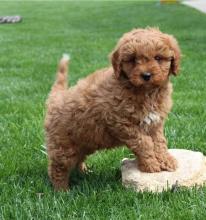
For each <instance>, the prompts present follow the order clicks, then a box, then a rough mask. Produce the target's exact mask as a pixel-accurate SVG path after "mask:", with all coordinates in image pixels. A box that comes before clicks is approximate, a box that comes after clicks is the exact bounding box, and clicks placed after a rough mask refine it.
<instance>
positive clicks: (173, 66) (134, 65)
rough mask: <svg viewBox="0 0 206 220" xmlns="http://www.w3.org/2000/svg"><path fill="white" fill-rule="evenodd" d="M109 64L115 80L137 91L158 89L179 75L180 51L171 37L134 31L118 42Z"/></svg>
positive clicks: (158, 33)
mask: <svg viewBox="0 0 206 220" xmlns="http://www.w3.org/2000/svg"><path fill="white" fill-rule="evenodd" d="M111 62H112V65H113V69H114V73H115V75H116V77H117V78H124V79H126V80H129V81H130V83H132V84H133V85H134V86H137V87H138V86H160V85H162V84H164V82H167V80H168V78H169V75H170V74H173V75H177V74H178V71H179V63H180V49H179V46H178V43H177V41H176V39H175V38H174V37H173V36H171V35H168V34H165V33H162V32H160V31H159V30H158V29H155V28H147V29H135V30H132V31H131V32H129V33H126V34H124V35H123V37H122V38H121V39H120V40H119V42H118V44H117V46H116V48H115V49H114V51H113V52H112V54H111Z"/></svg>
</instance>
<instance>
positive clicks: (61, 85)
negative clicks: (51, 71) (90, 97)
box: [51, 54, 70, 93]
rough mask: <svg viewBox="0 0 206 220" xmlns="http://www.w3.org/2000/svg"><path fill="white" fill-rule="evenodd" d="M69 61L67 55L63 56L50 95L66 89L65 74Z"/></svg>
mask: <svg viewBox="0 0 206 220" xmlns="http://www.w3.org/2000/svg"><path fill="white" fill-rule="evenodd" d="M69 60H70V56H69V55H68V54H63V56H62V58H61V60H60V62H59V65H58V69H57V76H56V80H55V82H54V85H53V86H52V90H51V92H52V93H55V92H58V91H62V90H65V89H67V83H68V82H67V72H68V66H69Z"/></svg>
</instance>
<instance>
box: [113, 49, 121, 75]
mask: <svg viewBox="0 0 206 220" xmlns="http://www.w3.org/2000/svg"><path fill="white" fill-rule="evenodd" d="M110 57H111V63H112V66H113V69H114V74H115V76H116V77H117V78H119V77H120V73H121V61H120V57H119V51H118V49H115V50H114V51H113V52H112V53H111V55H110Z"/></svg>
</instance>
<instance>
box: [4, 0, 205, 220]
mask: <svg viewBox="0 0 206 220" xmlns="http://www.w3.org/2000/svg"><path fill="white" fill-rule="evenodd" d="M0 14H1V15H12V14H20V15H22V16H23V22H22V23H20V24H13V25H0V45H1V47H0V132H1V135H0V219H2V220H3V219H5V220H7V219H145V220H148V219H187V220H190V219H205V215H206V203H205V198H206V187H204V188H201V189H195V188H194V189H190V190H186V189H180V190H178V191H177V192H174V193H172V192H164V193H162V194H159V195H157V194H152V193H135V192H133V191H132V190H128V189H125V188H124V187H122V185H121V175H120V161H121V159H122V158H124V157H128V156H130V152H129V151H128V150H127V149H125V148H121V149H117V150H112V151H105V152H98V153H96V154H95V155H93V156H91V157H89V159H88V161H87V162H88V164H89V165H90V166H91V167H92V170H93V171H94V172H93V173H91V174H88V175H81V174H79V173H77V172H74V173H73V174H72V177H71V182H72V188H71V191H70V192H68V193H55V192H53V190H52V188H51V186H50V183H49V180H48V177H47V159H46V157H45V155H44V154H43V153H42V152H41V151H40V149H41V145H42V144H43V143H44V138H43V126H42V125H43V118H44V102H45V99H46V97H47V94H48V92H49V90H50V87H51V85H52V83H53V80H54V73H55V69H56V64H57V61H58V59H59V58H60V56H61V54H62V53H64V52H69V53H70V54H71V56H72V62H71V70H70V81H71V83H72V84H75V82H76V81H77V79H78V78H80V77H83V76H85V75H87V74H89V73H90V72H92V71H94V70H96V69H98V68H101V67H104V66H106V65H108V59H107V56H108V54H109V52H110V51H111V50H112V48H113V47H114V45H115V43H116V41H117V39H118V38H119V37H120V36H121V35H122V34H123V33H124V32H127V31H129V30H131V29H132V28H134V27H145V26H159V27H160V29H161V30H162V31H165V32H168V33H171V34H173V35H175V36H176V37H177V39H178V41H179V43H180V45H181V48H182V51H183V60H182V70H181V74H180V76H179V77H177V78H173V82H174V95H173V99H174V107H173V111H172V113H171V114H170V115H169V119H168V121H167V123H166V127H165V133H166V136H167V139H168V144H169V147H173V148H185V149H191V150H198V151H202V152H203V153H205V154H206V138H205V136H206V135H205V134H206V123H205V122H206V111H205V109H206V102H205V95H206V87H205V80H206V72H205V70H206V62H205V60H204V59H205V57H206V44H205V37H206V29H205V23H206V16H205V15H204V14H202V13H200V12H198V11H196V10H194V9H190V8H187V7H185V6H182V5H163V6H160V5H158V4H157V3H155V2H149V3H139V2H134V1H133V2H130V1H127V2H118V1H116V2H85V1H84V2H77V1H76V2H61V3H60V2H36V3H35V2H11V1H8V2H0Z"/></svg>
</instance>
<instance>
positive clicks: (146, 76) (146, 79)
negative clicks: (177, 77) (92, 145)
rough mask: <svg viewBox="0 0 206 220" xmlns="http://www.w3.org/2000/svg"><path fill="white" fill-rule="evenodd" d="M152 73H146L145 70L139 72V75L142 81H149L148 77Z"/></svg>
mask: <svg viewBox="0 0 206 220" xmlns="http://www.w3.org/2000/svg"><path fill="white" fill-rule="evenodd" d="M151 76H152V74H151V73H148V72H145V73H142V74H141V77H142V79H143V80H144V81H149V80H150V78H151Z"/></svg>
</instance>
